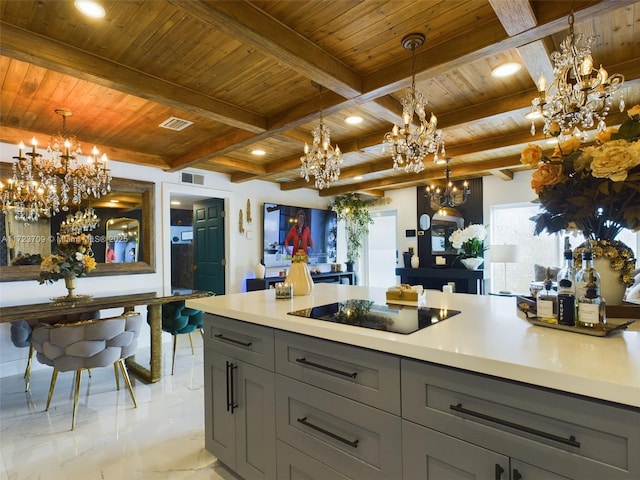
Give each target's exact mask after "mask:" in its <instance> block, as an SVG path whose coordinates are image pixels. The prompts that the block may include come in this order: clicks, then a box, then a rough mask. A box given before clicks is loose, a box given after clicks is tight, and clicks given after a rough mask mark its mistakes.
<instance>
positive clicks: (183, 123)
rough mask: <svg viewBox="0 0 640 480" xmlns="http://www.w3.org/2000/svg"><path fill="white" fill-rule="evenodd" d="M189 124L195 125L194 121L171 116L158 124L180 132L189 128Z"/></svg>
mask: <svg viewBox="0 0 640 480" xmlns="http://www.w3.org/2000/svg"><path fill="white" fill-rule="evenodd" d="M189 125H193V122H190V121H189V120H184V119H182V118H178V117H170V118H167V119H166V120H165V121H164V122H162V123H161V124H160V125H158V126H159V127H162V128H167V129H169V130H175V131H176V132H179V131H180V130H184V129H185V128H187V127H188V126H189Z"/></svg>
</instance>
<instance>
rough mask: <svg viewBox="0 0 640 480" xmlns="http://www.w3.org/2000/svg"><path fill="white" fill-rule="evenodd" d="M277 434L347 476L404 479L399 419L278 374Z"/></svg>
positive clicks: (385, 479) (286, 441)
mask: <svg viewBox="0 0 640 480" xmlns="http://www.w3.org/2000/svg"><path fill="white" fill-rule="evenodd" d="M276 432H277V433H276V434H277V437H278V438H279V439H280V440H282V441H284V442H285V443H287V444H289V445H291V446H295V448H297V449H299V450H301V451H303V452H305V453H306V454H308V455H310V456H312V457H313V458H315V459H316V460H318V461H320V462H321V463H323V464H325V465H327V466H328V467H330V468H333V469H335V470H337V471H339V472H341V473H342V474H343V475H346V476H347V477H350V478H360V479H367V480H372V479H380V480H388V479H391V478H401V477H402V454H401V438H402V435H401V424H400V418H399V417H397V416H395V415H391V414H389V413H386V412H383V411H381V410H378V409H375V408H372V407H369V406H367V405H363V404H361V403H358V402H355V401H353V400H350V399H348V398H345V397H341V396H339V395H335V394H333V393H330V392H327V391H325V390H321V389H319V388H315V387H312V386H310V385H307V384H305V383H301V382H298V381H296V380H292V379H290V378H287V377H284V376H282V375H279V374H276Z"/></svg>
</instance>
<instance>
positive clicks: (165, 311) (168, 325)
mask: <svg viewBox="0 0 640 480" xmlns="http://www.w3.org/2000/svg"><path fill="white" fill-rule="evenodd" d="M203 327H204V314H203V313H202V311H201V310H194V309H193V308H188V307H186V306H185V304H184V301H179V302H171V303H165V304H163V305H162V330H163V331H165V332H167V333H170V334H171V335H173V361H172V362H171V375H173V371H174V368H175V365H176V347H177V345H178V335H182V334H185V333H188V334H189V342H190V343H191V354H192V355H195V351H194V349H193V338H192V336H191V333H192V332H193V331H194V330H196V329H197V330H200V333H202V334H204V332H203V331H202V329H203Z"/></svg>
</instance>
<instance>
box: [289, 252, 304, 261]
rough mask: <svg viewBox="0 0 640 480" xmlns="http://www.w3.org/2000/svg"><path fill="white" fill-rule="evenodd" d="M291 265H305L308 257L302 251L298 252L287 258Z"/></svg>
mask: <svg viewBox="0 0 640 480" xmlns="http://www.w3.org/2000/svg"><path fill="white" fill-rule="evenodd" d="M289 260H291V261H292V262H293V263H307V262H308V261H309V255H307V254H306V253H305V251H304V250H298V251H297V252H296V253H294V254H293V255H291V257H289Z"/></svg>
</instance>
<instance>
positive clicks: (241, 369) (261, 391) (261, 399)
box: [225, 361, 276, 480]
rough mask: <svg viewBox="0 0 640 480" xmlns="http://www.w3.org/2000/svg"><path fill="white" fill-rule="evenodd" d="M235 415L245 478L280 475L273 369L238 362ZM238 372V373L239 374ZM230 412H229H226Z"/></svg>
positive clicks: (238, 460)
mask: <svg viewBox="0 0 640 480" xmlns="http://www.w3.org/2000/svg"><path fill="white" fill-rule="evenodd" d="M233 365H234V366H237V370H234V374H233V395H232V397H233V398H232V399H233V401H234V402H235V403H236V404H237V405H238V408H237V409H235V411H234V413H233V416H234V417H235V421H236V424H235V428H236V447H237V452H236V469H235V471H236V472H237V473H238V474H239V475H240V476H241V477H243V478H250V479H269V480H271V479H274V478H275V477H276V419H275V415H274V412H275V385H274V383H275V380H274V374H273V372H269V371H267V370H264V369H262V368H259V367H256V366H255V365H251V364H249V363H244V362H237V361H234V364H233ZM236 373H237V374H236ZM225 413H226V412H225Z"/></svg>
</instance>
